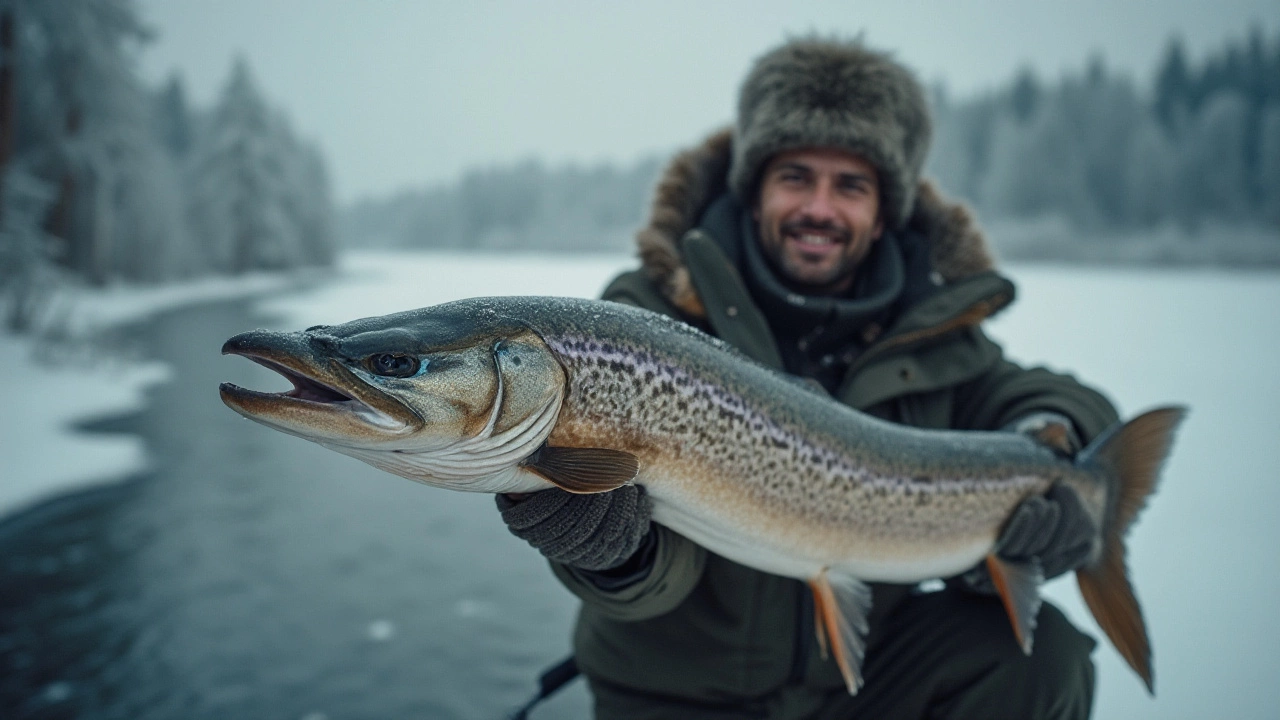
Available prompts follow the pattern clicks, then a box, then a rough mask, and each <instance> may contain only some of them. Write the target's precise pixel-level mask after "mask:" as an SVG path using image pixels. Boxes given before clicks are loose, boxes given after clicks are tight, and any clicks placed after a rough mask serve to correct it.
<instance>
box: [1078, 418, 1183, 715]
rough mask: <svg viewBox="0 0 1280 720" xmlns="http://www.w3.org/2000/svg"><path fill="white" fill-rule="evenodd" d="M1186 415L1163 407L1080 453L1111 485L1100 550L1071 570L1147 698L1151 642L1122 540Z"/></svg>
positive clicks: (1152, 487)
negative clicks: (1100, 471) (1134, 673)
mask: <svg viewBox="0 0 1280 720" xmlns="http://www.w3.org/2000/svg"><path fill="white" fill-rule="evenodd" d="M1186 412H1187V411H1186V408H1184V407H1164V408H1158V409H1155V410H1151V411H1149V412H1146V413H1143V414H1142V415H1139V416H1138V417H1136V418H1134V419H1133V420H1130V421H1129V422H1127V423H1125V424H1123V425H1117V426H1115V427H1113V428H1112V429H1110V430H1108V431H1107V432H1106V433H1104V434H1103V435H1102V436H1100V437H1099V438H1098V439H1097V440H1095V441H1094V442H1093V443H1092V444H1091V445H1090V446H1089V447H1087V448H1085V449H1084V450H1083V451H1081V453H1080V461H1079V464H1080V465H1093V466H1096V467H1098V468H1100V469H1101V470H1102V472H1103V473H1105V474H1106V475H1107V476H1109V477H1110V478H1111V481H1112V484H1111V487H1110V488H1109V491H1108V497H1109V501H1108V503H1107V507H1106V509H1105V511H1104V515H1103V518H1102V547H1101V550H1100V552H1099V553H1098V554H1097V556H1096V557H1095V558H1094V559H1093V561H1091V562H1089V563H1087V564H1085V565H1084V566H1082V567H1081V568H1079V569H1078V570H1076V582H1077V583H1079V585H1080V594H1081V596H1083V597H1084V601H1085V604H1087V605H1088V606H1089V610H1090V612H1092V613H1093V617H1094V619H1095V620H1097V621H1098V626H1099V627H1101V628H1102V631H1103V632H1105V633H1106V634H1107V637H1108V638H1109V639H1110V640H1111V644H1112V645H1114V646H1115V648H1116V650H1117V651H1119V653H1120V655H1121V656H1122V657H1123V658H1124V659H1125V661H1126V662H1128V663H1129V667H1131V668H1133V671H1134V672H1136V673H1137V674H1138V676H1139V677H1141V678H1142V681H1143V682H1144V683H1145V684H1146V686H1147V692H1149V693H1151V694H1152V695H1154V694H1155V677H1154V674H1153V670H1152V666H1151V642H1150V640H1149V639H1148V638H1147V627H1146V622H1145V621H1144V620H1143V618H1142V608H1141V606H1140V605H1139V604H1138V599H1137V597H1136V596H1135V595H1134V591H1133V586H1132V585H1131V584H1130V582H1129V571H1128V568H1127V566H1126V563H1125V555H1126V549H1125V544H1124V537H1125V534H1126V533H1127V532H1128V530H1129V526H1130V525H1132V524H1133V521H1134V520H1135V519H1136V518H1137V516H1138V513H1140V512H1141V511H1142V509H1143V507H1145V506H1146V504H1147V498H1148V497H1149V496H1150V495H1151V493H1152V492H1154V491H1155V489H1156V484H1157V482H1158V481H1159V476H1160V468H1161V466H1162V465H1164V461H1165V458H1166V457H1167V456H1168V454H1169V449H1170V447H1171V446H1172V444H1173V433H1174V430H1176V429H1177V427H1178V424H1179V423H1181V422H1182V419H1183V417H1184V416H1185V415H1186Z"/></svg>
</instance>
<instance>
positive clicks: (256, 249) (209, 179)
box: [188, 59, 332, 273]
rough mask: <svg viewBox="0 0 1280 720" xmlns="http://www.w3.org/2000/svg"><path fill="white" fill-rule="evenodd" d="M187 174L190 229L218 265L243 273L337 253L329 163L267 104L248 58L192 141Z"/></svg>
mask: <svg viewBox="0 0 1280 720" xmlns="http://www.w3.org/2000/svg"><path fill="white" fill-rule="evenodd" d="M188 177H189V179H190V182H189V187H190V191H189V196H188V197H189V205H188V207H189V217H190V220H191V228H192V231H193V232H194V233H195V235H196V237H197V238H198V240H199V243H200V246H201V249H202V253H203V255H204V257H205V258H207V261H208V263H209V264H210V265H211V266H212V267H214V268H216V269H218V270H221V271H224V272H232V273H242V272H245V271H248V270H253V269H283V268H289V267H294V266H298V265H305V264H315V263H325V262H328V261H329V260H330V258H331V257H332V231H331V230H330V225H331V221H330V217H329V216H330V210H329V207H330V200H329V192H328V183H327V180H326V179H325V175H324V168H323V163H322V162H321V161H320V159H319V155H318V153H317V152H316V151H315V150H314V149H310V148H306V147H304V146H302V145H301V144H300V143H299V142H298V141H297V140H296V139H295V138H294V135H293V132H292V131H291V130H290V128H289V125H288V123H287V122H286V121H285V120H284V119H283V118H282V117H281V116H279V115H278V114H277V113H275V112H274V111H273V110H272V109H271V108H270V107H268V105H267V103H266V101H265V100H263V97H262V94H261V92H260V91H259V90H258V88H257V85H256V83H255V82H254V80H253V77H252V74H251V73H250V71H249V66H248V63H246V62H245V61H244V60H243V59H239V60H237V61H236V63H235V66H234V68H233V69H232V73H231V79H230V81H229V82H228V83H227V87H226V89H225V90H224V91H223V93H222V97H221V99H220V100H219V102H218V104H217V106H216V107H215V108H214V109H213V112H212V114H211V115H210V117H209V118H208V119H207V121H206V123H205V126H204V130H203V132H202V133H201V137H199V139H198V140H197V142H196V144H195V146H194V148H193V156H192V160H191V163H190V165H189V167H188Z"/></svg>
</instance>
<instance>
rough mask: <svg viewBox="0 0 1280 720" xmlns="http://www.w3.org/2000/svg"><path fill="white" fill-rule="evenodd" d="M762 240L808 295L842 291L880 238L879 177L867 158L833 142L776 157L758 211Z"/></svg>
mask: <svg viewBox="0 0 1280 720" xmlns="http://www.w3.org/2000/svg"><path fill="white" fill-rule="evenodd" d="M753 215H754V217H755V219H756V222H757V223H759V225H760V245H761V247H762V248H763V249H764V254H765V256H766V257H767V258H769V261H770V262H771V263H772V264H773V266H774V268H775V269H776V270H777V271H778V272H780V273H781V274H782V276H783V279H785V280H786V281H788V283H789V284H791V285H793V286H796V288H797V289H799V290H803V291H804V292H806V293H807V294H810V295H837V294H840V293H843V292H845V291H846V290H848V289H849V287H850V286H851V285H852V284H853V275H854V270H855V269H856V268H857V267H858V263H860V262H862V259H863V258H865V257H866V256H867V252H868V251H870V249H871V244H872V243H874V242H875V241H876V240H879V239H880V235H881V233H882V232H883V231H884V224H883V223H882V222H881V220H880V182H879V176H878V175H877V174H876V169H875V168H874V167H872V165H871V164H870V163H868V162H867V161H866V160H863V159H862V158H860V157H858V156H856V155H851V154H849V153H847V152H845V151H843V150H836V149H832V148H807V149H801V150H788V151H786V152H781V153H778V154H777V155H775V156H773V158H772V159H771V160H770V161H769V164H768V165H766V166H765V169H764V174H763V175H762V176H761V179H760V197H759V200H758V202H757V204H756V207H755V209H754V210H753Z"/></svg>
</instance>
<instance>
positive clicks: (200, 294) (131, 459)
mask: <svg viewBox="0 0 1280 720" xmlns="http://www.w3.org/2000/svg"><path fill="white" fill-rule="evenodd" d="M293 282H294V280H293V279H290V278H286V277H281V276H274V275H265V274H255V275H247V276H245V277H241V278H235V279H227V278H207V279H202V280H197V281H193V282H190V283H186V284H182V285H167V286H159V287H149V288H134V287H112V288H108V289H104V290H78V291H67V292H64V293H63V294H61V295H59V296H58V297H57V298H56V299H55V306H56V309H55V312H54V313H52V314H53V315H55V316H56V327H55V328H51V331H53V334H54V335H56V336H57V337H58V338H59V339H53V340H50V339H43V340H33V339H32V338H31V337H17V336H14V335H10V334H7V333H0V397H3V398H4V404H3V407H4V409H5V412H0V518H3V517H5V516H6V515H9V514H11V513H13V512H16V511H18V510H21V509H22V508H25V507H28V506H30V505H32V504H34V503H36V502H39V501H40V500H43V499H46V498H49V497H52V496H54V495H57V494H59V493H63V492H67V491H70V490H75V489H78V488H82V487H87V486H91V485H95V484H101V483H104V482H114V481H116V480H119V479H121V478H124V477H127V476H129V475H130V474H133V473H136V472H138V471H141V470H143V469H144V468H146V466H147V459H146V456H145V453H144V452H143V447H142V442H141V439H140V438H137V437H133V436H130V435H104V434H99V433H94V434H90V433H83V432H77V431H75V429H74V425H75V423H77V422H82V421H85V420H91V419H94V418H99V417H106V416H111V415H117V414H121V413H125V412H128V411H130V410H132V409H134V408H136V407H138V406H139V404H140V403H142V402H143V393H144V392H145V391H146V388H147V387H148V386H150V385H152V384H155V383H157V382H162V381H164V380H165V379H166V378H167V377H168V376H169V372H168V369H167V368H166V367H165V366H164V365H162V364H160V363H155V362H141V363H140V362H136V361H130V360H129V359H128V358H124V357H115V356H113V354H112V353H111V352H110V351H107V352H96V351H94V350H93V345H92V338H93V337H94V336H96V335H99V334H101V333H102V332H103V331H104V330H107V329H108V328H110V327H112V326H114V325H119V324H121V323H127V322H134V321H139V320H144V319H146V318H147V317H150V316H151V315H153V314H155V313H158V312H161V311H163V310H166V309H169V308H175V307H180V306H182V305H188V304H192V303H199V302H209V301H213V300H221V299H227V298H232V297H241V296H245V295H250V294H255V293H262V292H267V291H271V290H279V289H281V288H284V287H287V286H289V285H290V284H292V283H293ZM81 341H86V342H81Z"/></svg>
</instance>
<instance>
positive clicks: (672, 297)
mask: <svg viewBox="0 0 1280 720" xmlns="http://www.w3.org/2000/svg"><path fill="white" fill-rule="evenodd" d="M732 157H733V134H732V130H729V129H725V130H721V131H720V132H717V133H715V134H714V135H712V136H711V137H709V138H707V139H706V140H705V141H704V142H703V143H702V144H701V145H698V146H697V147H694V148H692V149H689V150H686V151H684V152H682V153H680V154H678V155H676V157H675V158H674V159H673V160H672V161H671V163H670V164H669V165H668V166H667V168H666V170H665V171H664V172H663V175H662V178H661V179H660V180H659V182H658V186H657V190H656V191H655V193H654V199H653V207H652V210H651V212H650V215H649V222H648V224H647V225H646V226H645V227H644V228H642V229H641V230H640V231H639V232H638V233H637V234H636V244H637V246H639V251H640V260H641V264H642V265H643V268H644V271H645V274H646V275H647V276H648V277H649V279H650V280H651V281H652V282H653V283H654V284H655V285H656V286H657V287H658V288H660V289H661V291H662V294H663V295H664V296H665V297H666V299H667V300H669V301H670V302H671V303H672V304H673V305H675V306H676V307H678V308H680V309H681V310H682V311H684V312H686V313H688V314H689V315H691V316H694V317H703V316H705V310H704V309H703V307H702V301H701V299H700V298H699V297H698V293H697V290H695V289H694V287H693V281H692V279H691V278H690V276H689V269H688V267H686V265H685V261H684V256H683V254H682V253H681V251H680V239H681V238H682V237H684V234H685V233H687V232H688V231H689V230H692V229H693V228H694V227H696V226H697V224H698V220H699V219H700V218H701V217H702V214H703V212H704V211H705V210H706V209H707V207H708V206H709V205H710V204H711V202H712V201H714V200H715V199H716V198H718V197H720V195H722V194H724V193H725V192H728V189H729V186H728V173H729V163H730V161H731V159H732ZM904 231H905V232H916V233H920V234H921V235H923V236H924V237H925V238H926V239H927V241H928V243H929V248H930V259H931V260H932V263H933V268H934V270H936V271H937V272H938V273H940V274H941V275H942V278H943V280H944V281H946V282H954V281H957V280H961V279H963V278H966V277H969V276H971V275H976V274H978V273H981V272H986V271H988V270H993V269H994V268H995V262H994V260H993V258H992V255H991V252H990V250H989V249H988V247H987V242H986V239H985V238H984V237H983V235H982V231H981V230H979V229H978V226H977V222H976V221H975V220H974V218H973V215H972V214H971V213H970V212H969V209H968V208H966V207H965V206H964V205H961V204H958V203H953V202H950V201H948V200H947V199H945V198H944V197H943V196H942V195H941V194H940V193H939V192H938V190H937V189H936V188H935V187H934V186H933V183H931V182H929V181H928V180H922V181H920V184H919V186H918V187H917V190H916V202H915V208H914V209H913V211H912V213H911V216H910V217H909V218H908V220H907V223H906V226H905V228H904Z"/></svg>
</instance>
